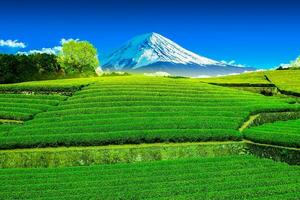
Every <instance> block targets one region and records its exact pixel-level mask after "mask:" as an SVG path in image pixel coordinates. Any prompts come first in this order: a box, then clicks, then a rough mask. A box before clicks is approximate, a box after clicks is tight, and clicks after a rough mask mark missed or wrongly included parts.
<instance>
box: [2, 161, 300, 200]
mask: <svg viewBox="0 0 300 200" xmlns="http://www.w3.org/2000/svg"><path fill="white" fill-rule="evenodd" d="M0 176H1V179H0V183H1V184H0V198H1V199H6V200H10V199H148V198H151V199H219V200H225V199H226V200H227V199H232V200H240V199H261V198H263V199H299V189H300V183H299V176H300V170H299V166H289V165H287V164H283V163H277V162H274V161H272V160H266V159H258V158H255V157H252V156H231V157H216V158H193V159H180V160H174V161H157V162H145V163H135V164H115V165H98V166H97V165H95V166H84V167H67V168H41V169H34V168H32V169H2V170H0Z"/></svg>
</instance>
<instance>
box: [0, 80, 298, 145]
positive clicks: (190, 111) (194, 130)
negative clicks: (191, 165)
mask: <svg viewBox="0 0 300 200" xmlns="http://www.w3.org/2000/svg"><path fill="white" fill-rule="evenodd" d="M93 81H95V83H94V84H92V85H90V86H87V87H85V88H84V89H82V90H81V91H79V92H76V93H75V94H74V96H72V97H70V98H69V99H68V100H67V101H64V102H63V103H61V104H60V105H59V106H57V107H55V108H53V109H51V110H50V111H48V112H44V113H41V114H38V115H36V117H35V118H34V120H31V121H28V122H26V123H25V124H24V125H23V126H22V127H20V128H15V129H13V130H12V131H10V132H9V133H8V134H5V135H3V134H2V138H1V145H0V147H1V148H17V147H35V146H61V145H62V146H76V145H89V146H90V145H103V144H124V143H144V142H147V143H155V142H184V141H224V140H239V139H241V135H240V134H239V132H238V128H239V127H240V126H241V124H242V123H243V121H244V120H245V119H246V118H247V116H248V115H249V114H250V113H255V112H258V111H274V110H278V109H299V106H297V105H290V104H288V103H286V102H284V101H282V100H279V99H277V98H274V97H265V96H262V95H258V94H254V93H249V92H243V91H238V90H234V89H229V88H224V87H220V86H213V85H209V84H205V83H200V82H199V80H198V79H172V78H160V77H143V76H128V77H104V78H99V79H97V80H96V79H93Z"/></svg>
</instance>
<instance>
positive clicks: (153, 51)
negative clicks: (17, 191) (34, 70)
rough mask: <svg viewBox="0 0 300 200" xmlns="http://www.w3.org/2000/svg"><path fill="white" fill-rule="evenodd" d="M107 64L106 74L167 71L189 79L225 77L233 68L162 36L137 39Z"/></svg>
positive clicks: (126, 45) (122, 48)
mask: <svg viewBox="0 0 300 200" xmlns="http://www.w3.org/2000/svg"><path fill="white" fill-rule="evenodd" d="M103 63H104V64H103V66H102V68H103V69H104V70H105V69H110V70H124V71H139V72H155V71H166V72H168V73H171V74H173V75H187V76H189V74H194V73H198V74H199V73H200V75H201V74H203V73H206V74H210V75H211V74H224V73H226V71H228V70H227V69H226V68H228V67H229V65H228V64H226V63H224V62H218V61H215V60H212V59H209V58H205V57H202V56H199V55H197V54H195V53H193V52H191V51H188V50H186V49H184V48H182V47H181V46H179V45H178V44H176V43H175V42H173V41H171V40H169V39H167V38H165V37H163V36H162V35H160V34H158V33H147V34H144V35H139V36H136V37H135V38H133V39H131V40H129V41H128V42H127V43H125V44H124V45H123V46H121V47H120V48H119V49H117V50H116V51H115V52H113V53H112V54H111V55H110V56H108V58H107V59H105V60H104V62H103ZM209 67H210V68H209ZM218 67H220V68H222V69H221V70H220V71H219V72H220V73H218V72H213V73H210V71H218V70H217V69H216V68H218ZM204 68H209V69H204ZM236 68H238V67H236ZM248 70H249V69H248ZM197 71H198V72H197ZM229 71H230V72H228V73H233V72H236V71H237V73H240V72H243V71H246V69H245V70H243V69H238V70H229ZM196 75H197V74H196Z"/></svg>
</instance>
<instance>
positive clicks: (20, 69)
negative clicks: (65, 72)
mask: <svg viewBox="0 0 300 200" xmlns="http://www.w3.org/2000/svg"><path fill="white" fill-rule="evenodd" d="M60 73H61V68H60V65H59V64H58V63H57V60H56V56H55V55H49V54H30V55H6V54H0V83H15V82H23V81H30V80H41V79H45V78H55V77H57V76H59V75H60Z"/></svg>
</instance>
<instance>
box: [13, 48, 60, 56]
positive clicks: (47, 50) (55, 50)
mask: <svg viewBox="0 0 300 200" xmlns="http://www.w3.org/2000/svg"><path fill="white" fill-rule="evenodd" d="M61 49H62V47H61V46H55V47H53V48H42V49H33V50H29V51H25V52H22V51H19V52H18V54H25V55H29V54H34V53H46V54H55V55H57V54H58V53H59V52H60V51H61Z"/></svg>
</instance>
